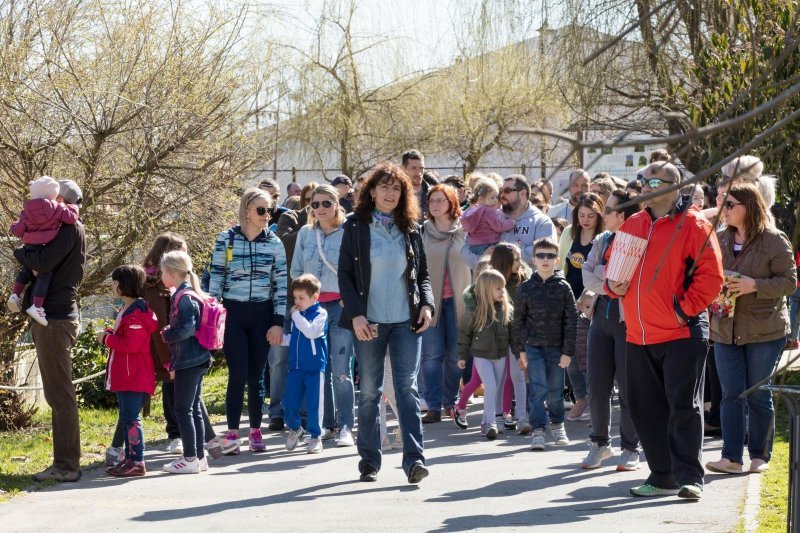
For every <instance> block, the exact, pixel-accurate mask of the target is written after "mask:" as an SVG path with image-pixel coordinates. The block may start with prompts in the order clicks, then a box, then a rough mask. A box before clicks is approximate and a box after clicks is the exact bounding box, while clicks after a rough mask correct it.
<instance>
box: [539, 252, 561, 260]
mask: <svg viewBox="0 0 800 533" xmlns="http://www.w3.org/2000/svg"><path fill="white" fill-rule="evenodd" d="M533 256H534V257H535V258H536V259H542V260H544V259H551V260H552V259H555V258H557V257H558V254H554V253H552V252H537V253H535V254H534V255H533Z"/></svg>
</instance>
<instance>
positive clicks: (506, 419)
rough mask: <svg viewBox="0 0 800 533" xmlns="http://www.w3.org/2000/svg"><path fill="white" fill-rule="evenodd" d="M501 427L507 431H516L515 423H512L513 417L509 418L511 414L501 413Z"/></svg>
mask: <svg viewBox="0 0 800 533" xmlns="http://www.w3.org/2000/svg"><path fill="white" fill-rule="evenodd" d="M503 427H504V428H505V429H507V430H508V431H514V430H515V429H517V423H516V422H515V421H514V417H512V416H511V413H503Z"/></svg>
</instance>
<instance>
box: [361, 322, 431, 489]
mask: <svg viewBox="0 0 800 533" xmlns="http://www.w3.org/2000/svg"><path fill="white" fill-rule="evenodd" d="M420 345H421V339H420V335H418V334H416V333H414V332H413V331H411V321H410V320H407V321H405V322H399V323H396V324H378V336H377V337H376V338H374V339H372V340H369V341H361V340H358V339H356V340H355V348H356V358H357V359H358V368H359V372H360V375H361V389H360V390H361V394H360V397H359V402H358V453H359V455H360V456H361V461H360V462H359V465H358V467H359V471H363V469H364V467H366V466H370V467H372V468H375V469H376V470H380V468H381V436H380V409H379V407H378V404H379V402H380V400H381V395H382V394H383V366H384V362H385V360H386V349H387V348H388V349H389V350H390V351H391V356H390V357H389V361H390V364H391V367H392V378H393V382H394V390H395V393H396V395H397V408H398V411H399V412H398V413H397V415H398V420H399V421H400V432H401V434H402V436H403V471H405V473H406V475H408V473H409V472H410V471H411V467H412V466H414V464H417V463H421V464H423V465H424V464H425V457H424V456H423V448H424V443H423V440H422V415H421V413H420V410H419V393H418V392H417V372H418V370H419V366H420V365H419V359H420V355H419V352H420Z"/></svg>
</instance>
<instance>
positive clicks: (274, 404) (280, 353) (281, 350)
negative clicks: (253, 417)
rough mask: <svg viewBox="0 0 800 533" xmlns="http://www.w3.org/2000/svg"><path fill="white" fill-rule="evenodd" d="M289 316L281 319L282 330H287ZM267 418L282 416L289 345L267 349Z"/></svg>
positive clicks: (289, 322)
mask: <svg viewBox="0 0 800 533" xmlns="http://www.w3.org/2000/svg"><path fill="white" fill-rule="evenodd" d="M291 322H292V319H291V317H288V316H287V317H286V319H285V320H284V321H283V331H284V332H287V331H289V328H290V327H291ZM268 358H269V418H270V420H273V419H277V418H280V419H282V418H283V405H282V404H281V400H282V399H283V391H284V389H285V388H286V375H287V373H288V372H289V347H288V346H272V347H271V348H270V349H269V357H268Z"/></svg>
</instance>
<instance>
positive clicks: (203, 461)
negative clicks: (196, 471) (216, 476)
mask: <svg viewBox="0 0 800 533" xmlns="http://www.w3.org/2000/svg"><path fill="white" fill-rule="evenodd" d="M199 461H200V471H201V472H208V456H207V455H204V456H203V458H202V459H199Z"/></svg>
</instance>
